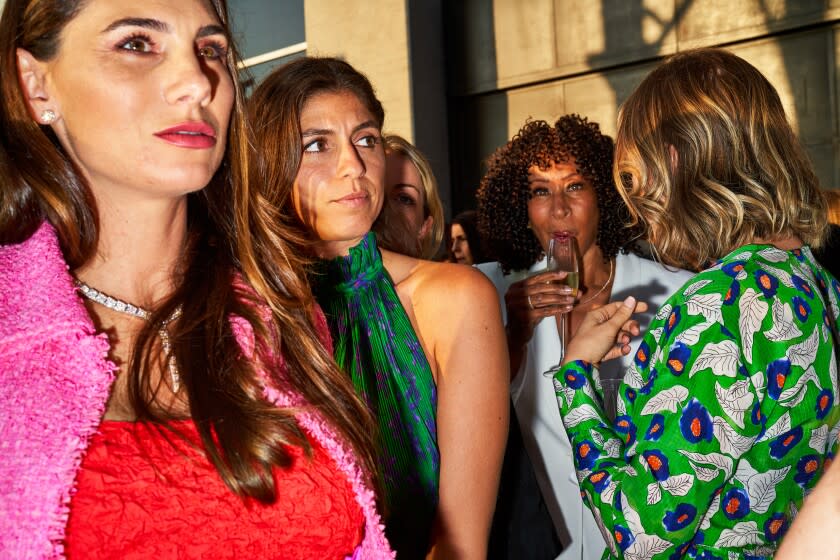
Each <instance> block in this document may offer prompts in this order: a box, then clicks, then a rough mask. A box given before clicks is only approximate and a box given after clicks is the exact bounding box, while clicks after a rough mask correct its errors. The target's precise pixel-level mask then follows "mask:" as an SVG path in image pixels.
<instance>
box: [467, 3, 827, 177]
mask: <svg viewBox="0 0 840 560" xmlns="http://www.w3.org/2000/svg"><path fill="white" fill-rule="evenodd" d="M491 4H492V9H489V8H490V7H491V6H490V5H491ZM458 9H459V10H462V13H459V14H458V15H459V17H460V19H463V20H464V21H470V22H472V23H471V24H470V25H469V26H467V28H466V29H465V32H464V34H463V36H462V37H459V38H458V39H457V41H456V46H457V48H456V49H455V50H456V56H458V55H457V52H462V53H463V55H462V56H459V57H458V58H457V59H456V60H455V61H454V65H455V68H456V70H455V72H454V74H455V75H458V76H462V77H463V80H461V81H460V83H457V84H451V85H452V86H453V88H454V90H455V93H456V96H457V97H458V105H459V106H461V107H464V108H465V110H464V111H463V118H464V120H465V122H463V123H462V124H461V128H462V129H466V130H474V131H476V132H477V131H479V130H480V131H482V132H483V134H482V136H481V137H479V138H474V139H472V140H471V139H470V138H469V137H464V138H461V139H460V140H461V141H462V142H464V143H466V144H470V143H471V144H472V146H466V147H465V148H464V150H463V153H464V155H465V157H466V158H468V159H470V158H472V159H476V160H480V159H483V158H485V157H486V156H487V155H489V154H490V153H492V151H493V149H495V147H497V146H498V145H500V144H502V143H504V142H505V141H506V140H507V139H508V138H510V137H511V136H512V135H513V134H514V133H515V132H516V131H517V130H518V129H519V128H520V127H521V126H522V124H523V123H524V122H525V120H526V119H527V118H535V119H546V120H552V119H555V118H557V117H558V116H560V115H562V114H565V113H572V112H576V113H581V114H583V115H586V116H588V117H589V118H590V119H592V120H594V121H598V122H599V123H601V126H602V128H603V129H604V130H605V131H606V132H607V133H609V134H611V135H613V134H615V123H616V117H617V112H618V107H619V105H620V104H621V102H622V101H623V100H624V99H625V98H626V97H627V96H628V95H629V93H630V92H631V91H632V90H633V88H634V87H635V86H636V85H637V84H638V83H639V82H640V81H641V80H642V78H643V77H644V76H645V75H646V74H647V73H648V72H649V71H650V70H651V68H653V67H654V66H655V64H656V62H657V61H658V60H660V59H661V57H662V56H665V55H668V54H671V53H674V52H677V51H681V50H686V49H689V48H695V47H701V46H719V45H725V48H728V49H729V50H731V51H732V52H734V53H736V54H738V55H739V56H741V57H743V58H745V59H746V60H748V61H749V62H751V63H752V64H754V65H755V66H756V67H757V68H758V69H759V70H761V71H762V72H763V73H764V74H765V75H766V76H767V78H768V79H769V80H770V81H771V83H773V84H774V85H775V87H776V88H777V90H778V91H779V94H780V97H781V98H782V101H783V103H784V105H785V109H786V111H787V112H788V117H789V118H790V120H791V122H792V123H793V125H794V127H795V129H796V130H797V132H798V133H799V135H800V138H801V139H802V142H803V143H804V144H805V146H806V148H807V149H808V152H809V154H810V156H811V158H812V160H813V162H814V165H815V167H816V168H817V171H818V174H819V176H820V179H821V181H822V184H823V186H824V187H825V188H840V132H838V130H839V127H838V108H840V103H839V102H838V91H840V81H838V80H840V78H838V72H837V69H838V61H840V0H826V1H821V0H798V1H794V0H739V1H737V2H736V1H732V0H642V1H640V2H629V1H627V0H600V1H592V0H492V2H491V0H464V2H463V4H462V7H461V8H456V10H458ZM458 174H459V173H456V175H458ZM460 176H461V177H464V178H465V179H466V180H467V182H475V181H476V180H477V179H476V178H477V177H480V171H479V169H478V163H471V162H464V169H462V170H461V171H460Z"/></svg>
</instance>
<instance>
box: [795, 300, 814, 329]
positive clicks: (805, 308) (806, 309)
mask: <svg viewBox="0 0 840 560" xmlns="http://www.w3.org/2000/svg"><path fill="white" fill-rule="evenodd" d="M793 313H794V314H795V315H796V318H797V319H799V320H800V321H802V322H803V323H804V322H805V321H806V320H807V319H808V315H810V314H811V306H810V305H808V302H807V301H805V300H804V299H802V298H801V297H799V296H794V297H793Z"/></svg>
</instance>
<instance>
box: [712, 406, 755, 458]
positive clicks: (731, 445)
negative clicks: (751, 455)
mask: <svg viewBox="0 0 840 560" xmlns="http://www.w3.org/2000/svg"><path fill="white" fill-rule="evenodd" d="M712 423H713V424H714V428H713V430H714V434H715V438H717V440H718V442H720V450H721V452H723V453H726V454H727V455H731V456H732V457H734V458H735V459H737V458H739V457H740V456H741V455H743V454H744V453H746V452H747V451H749V449H750V448H751V447H752V445H753V438H748V437H744V436H742V435H741V434H739V433H738V432H736V431H735V429H734V428H733V427H732V426H730V425H729V422H727V421H726V420H724V419H723V418H721V417H720V416H715V418H714V420H712Z"/></svg>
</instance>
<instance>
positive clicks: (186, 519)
mask: <svg viewBox="0 0 840 560" xmlns="http://www.w3.org/2000/svg"><path fill="white" fill-rule="evenodd" d="M175 426H176V427H177V429H178V430H179V431H180V432H182V433H184V434H185V435H186V436H187V438H188V440H189V441H190V442H193V443H195V444H198V442H199V441H200V440H199V436H198V432H197V430H196V428H195V425H194V423H193V422H192V421H191V420H183V421H177V422H175ZM312 446H313V455H312V459H311V460H309V459H308V458H307V457H306V456H305V455H304V454H303V451H302V450H300V449H298V448H291V447H290V448H288V451H289V452H290V453H291V454H292V456H293V458H294V462H293V464H292V466H291V467H290V468H289V469H275V472H274V479H275V482H276V483H277V488H278V495H279V497H278V500H277V502H276V503H274V504H272V505H269V506H266V505H263V504H260V503H258V502H253V501H251V502H249V503H248V504H246V503H245V502H243V501H242V499H241V498H239V497H238V496H236V495H235V494H234V493H233V492H231V491H230V489H228V487H227V486H225V484H224V482H223V481H222V479H221V478H220V477H219V475H218V473H217V472H216V470H215V468H214V467H213V465H212V464H211V463H210V462H209V461H208V460H207V458H206V457H205V456H204V454H203V452H202V451H201V448H200V447H198V448H196V447H193V446H191V445H189V444H188V443H187V442H186V441H184V440H182V439H181V438H179V437H178V436H176V435H174V434H171V433H169V432H168V431H166V430H160V429H155V428H150V427H148V426H146V425H144V424H140V423H133V422H113V421H105V422H103V423H102V425H101V426H100V429H99V432H98V433H97V434H96V435H95V436H94V437H93V439H92V440H91V443H90V446H89V447H88V450H87V454H86V455H85V458H84V460H83V462H82V465H81V468H80V470H79V473H78V475H77V479H76V482H77V484H76V493H75V495H74V496H73V499H72V501H71V504H70V518H69V520H68V523H67V534H66V535H67V536H66V542H65V545H66V549H65V550H66V552H67V556H68V557H69V558H71V559H73V558H120V559H131V558H137V559H141V558H142V559H150V558H151V559H154V560H164V559H170V558H177V559H186V558H190V559H192V558H213V559H216V558H219V559H223V558H278V559H279V558H288V559H296V560H297V559H307V558H311V559H313V560H314V559H318V560H322V559H328V558H336V559H344V558H349V557H352V555H353V553H354V550H355V549H356V547H357V546H358V545H359V544H360V543H361V540H362V536H363V531H364V516H363V513H362V510H361V508H360V507H359V505H358V503H357V502H356V500H355V497H354V494H353V489H352V487H351V486H350V484H349V483H348V482H347V481H346V479H345V477H344V476H342V474H341V473H340V472H339V471H338V469H337V468H336V466H335V464H334V463H333V461H332V459H331V458H330V457H329V455H327V453H326V452H325V451H324V450H323V449H322V448H321V447H320V446H318V444H317V442H314V441H313V442H312Z"/></svg>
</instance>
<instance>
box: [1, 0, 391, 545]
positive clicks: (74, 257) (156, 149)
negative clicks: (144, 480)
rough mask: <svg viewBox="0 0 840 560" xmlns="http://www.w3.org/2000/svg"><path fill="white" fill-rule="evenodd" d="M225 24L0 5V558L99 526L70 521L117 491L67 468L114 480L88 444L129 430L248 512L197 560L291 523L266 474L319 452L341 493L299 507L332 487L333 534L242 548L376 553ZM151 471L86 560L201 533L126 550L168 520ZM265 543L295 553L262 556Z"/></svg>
mask: <svg viewBox="0 0 840 560" xmlns="http://www.w3.org/2000/svg"><path fill="white" fill-rule="evenodd" d="M227 22H228V18H227V8H226V4H225V1H224V0H179V1H178V2H170V1H168V0H148V1H146V2H142V3H129V2H122V1H120V0H85V1H82V0H6V2H5V8H4V10H3V13H2V16H0V76H1V77H2V78H0V87H1V88H2V89H0V411H2V414H0V558H18V559H26V558H54V557H62V556H64V555H66V554H70V555H71V556H72V555H73V550H74V548H73V543H74V542H79V543H80V542H90V541H89V540H86V539H85V538H82V537H86V535H79V534H75V535H74V534H73V530H74V529H73V527H93V526H95V525H97V524H100V523H101V524H103V525H105V524H108V523H109V522H108V521H107V520H101V519H99V518H96V519H76V518H77V517H78V516H79V515H82V514H81V513H79V512H81V511H82V507H81V506H79V507H78V509H77V508H76V503H77V502H79V503H87V504H91V503H93V504H96V503H97V502H99V501H101V502H103V503H106V502H108V500H112V499H114V497H115V496H116V497H117V498H121V497H122V492H123V491H128V490H127V489H124V488H113V487H108V486H107V485H106V486H104V487H96V486H94V485H92V484H88V481H90V480H94V479H96V480H99V478H97V477H101V476H103V475H102V473H98V472H94V471H93V470H91V471H90V472H87V470H88V467H89V465H88V463H87V461H88V460H89V459H90V456H91V455H94V452H93V448H94V447H96V446H99V449H100V451H102V452H103V453H105V454H106V456H107V457H108V458H109V459H108V462H107V463H106V464H107V466H108V467H109V470H112V471H113V472H114V473H117V474H119V472H120V469H121V466H122V464H121V462H120V461H121V457H122V456H121V455H118V454H116V453H114V454H112V455H107V453H108V452H109V450H112V449H113V447H109V446H110V445H111V444H112V443H113V442H110V441H108V439H107V436H106V435H105V434H107V433H112V432H111V431H110V430H113V429H116V430H129V431H130V433H134V432H133V431H131V430H135V429H136V426H148V427H149V432H148V433H152V434H158V435H159V436H162V437H159V438H158V440H159V441H158V440H155V441H157V442H158V443H160V442H163V443H161V445H162V446H163V447H164V448H165V447H166V446H167V445H172V446H174V447H178V449H184V448H185V447H184V443H185V441H186V440H187V439H188V437H187V436H186V435H184V433H182V428H183V426H185V425H189V426H192V428H191V429H193V430H194V432H195V434H197V435H196V436H195V438H196V439H195V440H189V441H190V442H192V444H193V445H192V447H193V448H197V449H198V456H199V457H200V459H199V460H198V461H195V460H193V462H192V463H191V462H189V461H187V462H185V467H184V468H187V469H190V468H194V469H195V470H196V472H198V471H199V470H201V469H204V471H210V472H211V473H215V475H214V476H215V478H216V481H215V483H216V485H217V486H220V487H222V488H223V489H224V490H225V492H226V493H232V495H235V496H237V497H239V498H241V502H243V503H245V504H246V506H247V507H245V508H243V512H244V513H243V514H242V516H240V517H237V516H233V518H232V521H231V522H230V523H229V525H230V526H224V527H222V529H221V530H217V531H216V532H218V533H220V535H219V537H220V538H221V537H227V538H230V542H229V543H228V544H225V545H224V546H222V547H219V548H217V549H215V550H214V554H213V555H214V557H236V555H237V553H236V546H240V544H241V542H240V541H241V538H239V537H241V536H242V535H243V534H247V533H248V532H249V531H250V532H251V533H254V532H255V528H254V527H250V528H249V527H245V526H244V525H245V524H246V523H248V519H249V518H248V517H247V515H248V514H249V513H250V512H254V511H257V512H260V511H263V510H269V509H271V508H279V509H282V510H283V511H284V512H285V511H286V510H288V511H289V512H290V513H289V517H288V519H297V518H296V517H293V515H292V514H294V513H295V512H294V510H295V507H296V504H295V503H291V504H290V503H289V502H290V501H292V498H289V494H287V489H288V484H287V483H286V481H287V478H286V473H293V472H299V473H302V477H303V478H304V479H308V472H309V471H308V470H307V469H310V468H312V469H314V468H315V465H316V463H318V457H322V458H323V457H326V459H322V460H321V463H323V464H322V465H320V466H319V467H318V468H320V469H321V471H319V472H322V473H326V475H325V476H326V478H328V479H329V478H334V479H336V480H339V482H340V483H337V484H338V486H335V485H331V486H329V487H326V486H325V487H323V488H320V487H318V485H317V483H314V484H315V485H314V487H313V486H311V485H310V486H307V488H308V490H307V493H308V494H313V493H314V494H315V503H316V505H317V506H318V507H320V504H321V502H319V497H318V496H319V494H318V493H319V492H323V493H324V499H325V500H326V501H329V498H330V497H331V496H332V495H333V494H335V493H336V490H335V489H336V488H337V489H338V490H341V489H342V488H345V489H346V492H347V495H348V496H349V499H348V500H346V502H341V503H339V504H338V505H336V504H335V503H333V506H332V507H333V510H329V511H327V512H326V513H325V515H330V511H334V512H335V513H334V514H333V517H332V518H329V517H328V519H332V520H335V523H334V525H335V526H336V527H345V526H346V527H347V531H345V532H346V533H347V534H343V535H342V534H338V535H337V534H336V530H333V532H332V533H330V532H329V530H328V529H330V527H329V526H330V525H333V523H331V522H330V523H320V524H317V526H314V525H316V524H312V525H313V526H307V525H306V524H303V525H302V524H300V523H298V524H297V525H295V524H293V523H292V522H289V524H288V525H284V524H281V525H279V526H269V527H265V526H259V527H258V528H257V530H258V531H260V532H261V533H262V535H263V540H264V541H265V542H262V543H256V544H254V543H251V544H250V545H249V546H250V547H251V548H248V549H247V550H249V551H254V550H257V551H259V552H258V553H256V555H258V556H260V557H275V558H284V557H288V556H290V555H293V556H299V555H300V554H302V552H301V551H302V550H305V549H307V548H309V547H311V549H312V550H313V552H312V553H311V554H310V555H311V556H314V557H324V555H326V554H327V553H326V552H324V551H326V550H329V551H330V552H329V555H331V556H332V557H336V558H344V557H352V558H392V557H393V553H392V552H391V550H390V547H389V545H388V543H387V541H386V540H385V537H384V535H383V532H382V527H381V525H380V520H379V515H378V513H377V511H376V501H375V494H374V491H373V489H372V487H371V480H372V479H373V478H375V476H372V475H371V473H372V470H371V465H372V464H373V462H372V459H371V457H372V455H371V453H372V449H373V442H372V439H373V436H372V435H371V433H372V431H371V429H370V427H371V426H372V423H371V422H370V418H369V415H368V412H367V410H366V407H365V406H364V405H363V404H362V403H361V402H360V401H359V399H358V398H357V397H356V396H355V393H354V391H353V389H352V387H351V386H350V385H349V380H348V378H347V377H346V376H345V375H343V374H342V372H340V371H338V369H337V367H336V366H335V364H334V362H333V361H332V358H331V349H330V348H329V347H328V346H329V344H328V340H326V341H325V340H323V338H322V336H323V333H324V332H325V331H324V324H323V318H322V316H321V314H320V311H319V310H318V309H317V307H316V306H315V305H314V304H313V300H312V297H311V295H310V293H309V289H308V285H307V284H306V282H305V281H304V280H302V278H304V276H303V266H304V264H305V263H303V262H302V261H301V259H299V258H298V257H297V256H296V254H297V245H296V244H297V243H298V242H299V240H298V238H297V237H296V236H295V235H294V234H293V233H291V232H289V231H287V229H285V228H284V227H283V226H282V225H278V224H282V217H279V216H277V215H276V213H275V211H274V210H273V209H272V208H270V207H268V206H267V205H266V204H265V201H264V200H263V199H262V198H261V196H260V193H259V188H258V186H257V185H255V184H254V183H255V181H249V177H248V170H247V163H246V162H247V150H248V149H249V143H248V140H247V139H248V136H249V132H248V128H247V124H246V123H245V121H244V119H243V116H242V115H243V113H242V110H241V103H242V95H241V92H240V90H239V88H238V85H237V83H236V79H235V72H236V70H235V68H236V60H237V59H236V56H235V52H234V49H233V45H232V44H231V39H230V30H229V28H228V24H227ZM108 294H110V295H108ZM106 424H109V425H110V426H111V428H109V430H108V431H103V427H104V426H105V425H106ZM176 426H177V427H176ZM183 430H184V431H188V430H186V428H184V429H183ZM129 441H131V439H130V438H129ZM195 442H198V443H195ZM187 447H189V446H187ZM301 449H302V450H303V451H301V452H298V451H299V450H301ZM136 455H138V456H141V455H143V453H142V449H141V450H137V453H136ZM174 457H176V459H178V458H179V456H178V455H177V453H176V454H175V455H174ZM169 466H170V465H168V464H154V463H153V464H151V465H148V468H149V472H150V473H151V478H152V480H153V482H152V483H151V484H154V485H156V486H158V487H160V486H161V485H164V492H163V494H162V495H163V496H164V497H165V498H166V499H164V500H162V503H161V504H159V506H160V507H159V509H157V505H156V507H155V509H153V510H152V511H148V512H143V511H140V512H138V511H134V512H133V513H132V515H124V514H127V513H129V512H128V506H130V504H128V505H127V506H126V511H124V512H122V514H118V515H117V516H116V517H115V520H116V522H115V523H113V526H114V527H116V531H117V533H116V534H114V535H112V536H111V538H110V540H112V541H113V542H111V543H109V546H110V547H111V548H110V549H109V550H108V551H105V550H94V549H90V548H86V549H84V550H83V552H82V554H83V555H84V556H86V557H98V556H102V555H105V554H116V555H118V556H121V557H128V556H130V555H131V554H134V555H135V556H137V557H148V556H149V554H150V552H149V551H156V552H155V555H156V556H158V557H177V558H185V557H188V556H189V555H190V553H189V552H185V551H186V550H197V549H196V548H186V546H187V545H190V547H192V546H193V545H196V544H198V545H207V543H194V542H190V541H194V540H196V539H199V538H207V536H206V535H204V536H202V537H199V536H198V535H199V534H200V533H193V531H197V530H200V526H196V525H193V526H192V527H191V526H189V524H186V525H184V526H183V527H182V526H180V525H178V524H176V525H173V526H170V527H168V528H167V529H166V533H165V536H166V542H165V543H164V544H163V545H162V544H161V543H160V542H150V541H151V540H152V538H151V537H149V538H148V539H147V538H145V533H144V532H145V531H147V530H148V531H149V533H148V534H149V535H152V534H157V533H154V532H153V531H152V529H153V528H154V526H155V524H156V523H158V520H159V519H162V518H164V517H166V516H167V515H168V516H172V515H173V512H174V515H175V517H176V518H177V512H178V510H177V508H178V507H179V505H178V504H179V503H180V500H181V496H179V495H178V493H179V492H181V491H182V490H183V488H185V487H186V486H187V485H188V484H189V480H186V479H185V480H183V481H175V482H176V483H172V481H169V480H167V479H166V477H165V476H163V475H161V476H159V477H158V478H155V477H156V476H157V475H158V474H160V473H163V472H164V471H165V470H166V469H167V468H168V467H169ZM330 473H334V475H335V476H333V477H330ZM88 475H90V476H88ZM187 478H189V477H187ZM196 478H199V477H198V476H196ZM309 478H311V480H320V479H317V478H315V477H309ZM311 480H310V483H311ZM342 481H343V482H342ZM182 483H183V484H182ZM166 484H171V486H165V485H166ZM132 486H136V485H132ZM140 490H141V493H142V485H141V488H140ZM156 490H160V488H156ZM199 490H201V488H199ZM131 491H132V492H136V491H137V488H136V487H135V488H132V489H131ZM100 494H101V495H100ZM208 495H209V493H208ZM170 497H171V498H172V499H171V500H170V499H169V498H170ZM309 497H310V498H311V496H309ZM82 498H85V500H84V501H83V500H82ZM194 499H197V500H199V501H201V500H202V495H201V492H199V495H198V498H194ZM302 499H303V498H302ZM310 501H312V500H310ZM202 505H204V506H208V507H209V509H210V510H211V511H212V508H213V503H209V504H202ZM224 513H229V512H222V511H219V514H220V517H223V516H222V515H221V514H224ZM321 513H324V512H321ZM121 515H122V516H121ZM237 515H238V514H237ZM344 515H346V518H343V519H341V520H339V519H337V518H336V517H335V516H344ZM227 518H230V516H228V517H227ZM353 519H358V520H359V521H358V523H359V524H358V526H353V522H352V521H350V522H348V521H347V520H353ZM184 521H185V522H188V521H191V520H189V519H184ZM339 521H344V523H343V524H342V523H340V522H339ZM68 523H69V525H68ZM122 523H124V524H125V525H126V526H125V527H121V524H122ZM348 523H349V525H348ZM68 527H70V530H68ZM214 527H218V524H216V525H215V526H214ZM325 529H327V530H325ZM122 530H124V531H125V532H128V531H132V534H131V539H128V538H126V540H125V543H123V542H122V541H121V540H120V539H121V538H122V537H123V535H122V534H120V533H119V531H122ZM283 534H285V535H286V536H288V535H289V534H291V535H294V538H293V539H292V541H294V542H293V543H292V544H296V545H297V546H298V548H296V549H295V550H296V552H295V553H291V552H290V549H286V548H284V547H286V546H287V545H283V546H282V547H281V546H279V545H276V544H273V543H275V542H280V540H282V539H279V538H278V535H280V536H282V535H283ZM213 536H214V537H215V535H213ZM342 538H344V540H342ZM74 539H76V540H75V541H74ZM345 541H346V542H349V543H351V544H350V545H349V548H348V549H344V550H342V549H341V548H340V543H342V542H345ZM301 543H303V544H301ZM123 546H125V547H126V548H120V547H123ZM342 546H343V545H342ZM255 547H256V548H255ZM319 547H321V548H319ZM75 550H76V551H77V552H78V551H79V550H80V549H79V547H77V548H76V549H75ZM243 550H244V549H243ZM315 550H319V551H320V552H314V551H315ZM160 551H165V552H163V553H161V552H160ZM240 554H241V553H240Z"/></svg>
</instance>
